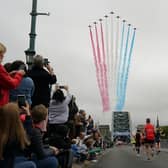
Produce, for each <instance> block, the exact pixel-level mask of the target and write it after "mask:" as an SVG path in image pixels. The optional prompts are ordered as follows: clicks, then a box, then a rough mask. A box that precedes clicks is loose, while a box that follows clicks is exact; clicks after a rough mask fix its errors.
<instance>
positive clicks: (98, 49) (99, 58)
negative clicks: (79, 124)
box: [95, 24, 106, 111]
mask: <svg viewBox="0 0 168 168" xmlns="http://www.w3.org/2000/svg"><path fill="white" fill-rule="evenodd" d="M95 34H96V44H97V60H98V65H99V66H98V67H99V68H100V80H101V81H100V82H101V83H100V87H101V90H102V97H103V111H106V105H105V104H106V101H105V92H104V85H103V84H104V81H103V65H102V61H101V53H100V45H99V36H98V30H97V25H96V24H95Z"/></svg>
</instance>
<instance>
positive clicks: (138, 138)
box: [135, 129, 141, 156]
mask: <svg viewBox="0 0 168 168" xmlns="http://www.w3.org/2000/svg"><path fill="white" fill-rule="evenodd" d="M140 147H141V131H140V130H139V129H137V132H136V135H135V149H136V152H137V156H140Z"/></svg>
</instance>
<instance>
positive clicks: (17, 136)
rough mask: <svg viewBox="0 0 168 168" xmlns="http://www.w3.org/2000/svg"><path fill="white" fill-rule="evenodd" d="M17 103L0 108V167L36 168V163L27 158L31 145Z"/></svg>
mask: <svg viewBox="0 0 168 168" xmlns="http://www.w3.org/2000/svg"><path fill="white" fill-rule="evenodd" d="M19 112H20V110H19V107H18V105H17V104H16V103H7V104H6V105H4V106H3V107H1V108H0V137H1V138H0V167H1V168H12V167H14V168H22V167H24V168H36V165H35V163H34V162H32V161H29V160H28V159H27V157H26V148H27V147H28V145H29V144H30V142H29V140H28V138H27V135H26V132H25V130H24V128H23V124H22V123H21V120H20V118H19Z"/></svg>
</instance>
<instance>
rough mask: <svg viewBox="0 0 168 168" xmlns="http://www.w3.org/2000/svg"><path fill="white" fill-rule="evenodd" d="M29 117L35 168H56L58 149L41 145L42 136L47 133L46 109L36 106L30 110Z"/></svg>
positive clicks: (31, 149) (42, 106)
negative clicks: (31, 124)
mask: <svg viewBox="0 0 168 168" xmlns="http://www.w3.org/2000/svg"><path fill="white" fill-rule="evenodd" d="M31 116H32V120H33V128H32V130H31V134H29V137H30V140H31V145H30V151H31V153H32V160H33V161H34V162H35V163H36V165H37V168H46V167H49V168H57V167H58V161H57V158H56V155H57V154H58V153H59V151H58V149H57V148H55V147H53V146H49V145H45V144H44V143H43V135H44V132H46V131H47V127H46V126H47V121H48V109H47V108H46V107H45V106H44V105H42V104H40V105H36V106H34V107H33V108H32V112H31Z"/></svg>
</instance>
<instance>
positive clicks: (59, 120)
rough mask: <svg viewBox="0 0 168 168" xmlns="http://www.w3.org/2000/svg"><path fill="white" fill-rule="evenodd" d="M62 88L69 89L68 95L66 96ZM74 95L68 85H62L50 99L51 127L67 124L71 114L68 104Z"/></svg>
mask: <svg viewBox="0 0 168 168" xmlns="http://www.w3.org/2000/svg"><path fill="white" fill-rule="evenodd" d="M62 89H64V90H66V91H67V96H66V97H65V96H64V93H63V91H62ZM71 98H72V95H71V94H70V93H69V88H68V86H62V87H59V89H57V90H56V91H55V92H54V94H53V97H52V100H51V101H50V106H49V125H50V126H49V127H53V126H54V125H55V126H56V125H58V124H66V123H67V121H68V116H69V107H68V104H69V102H70V101H71Z"/></svg>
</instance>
